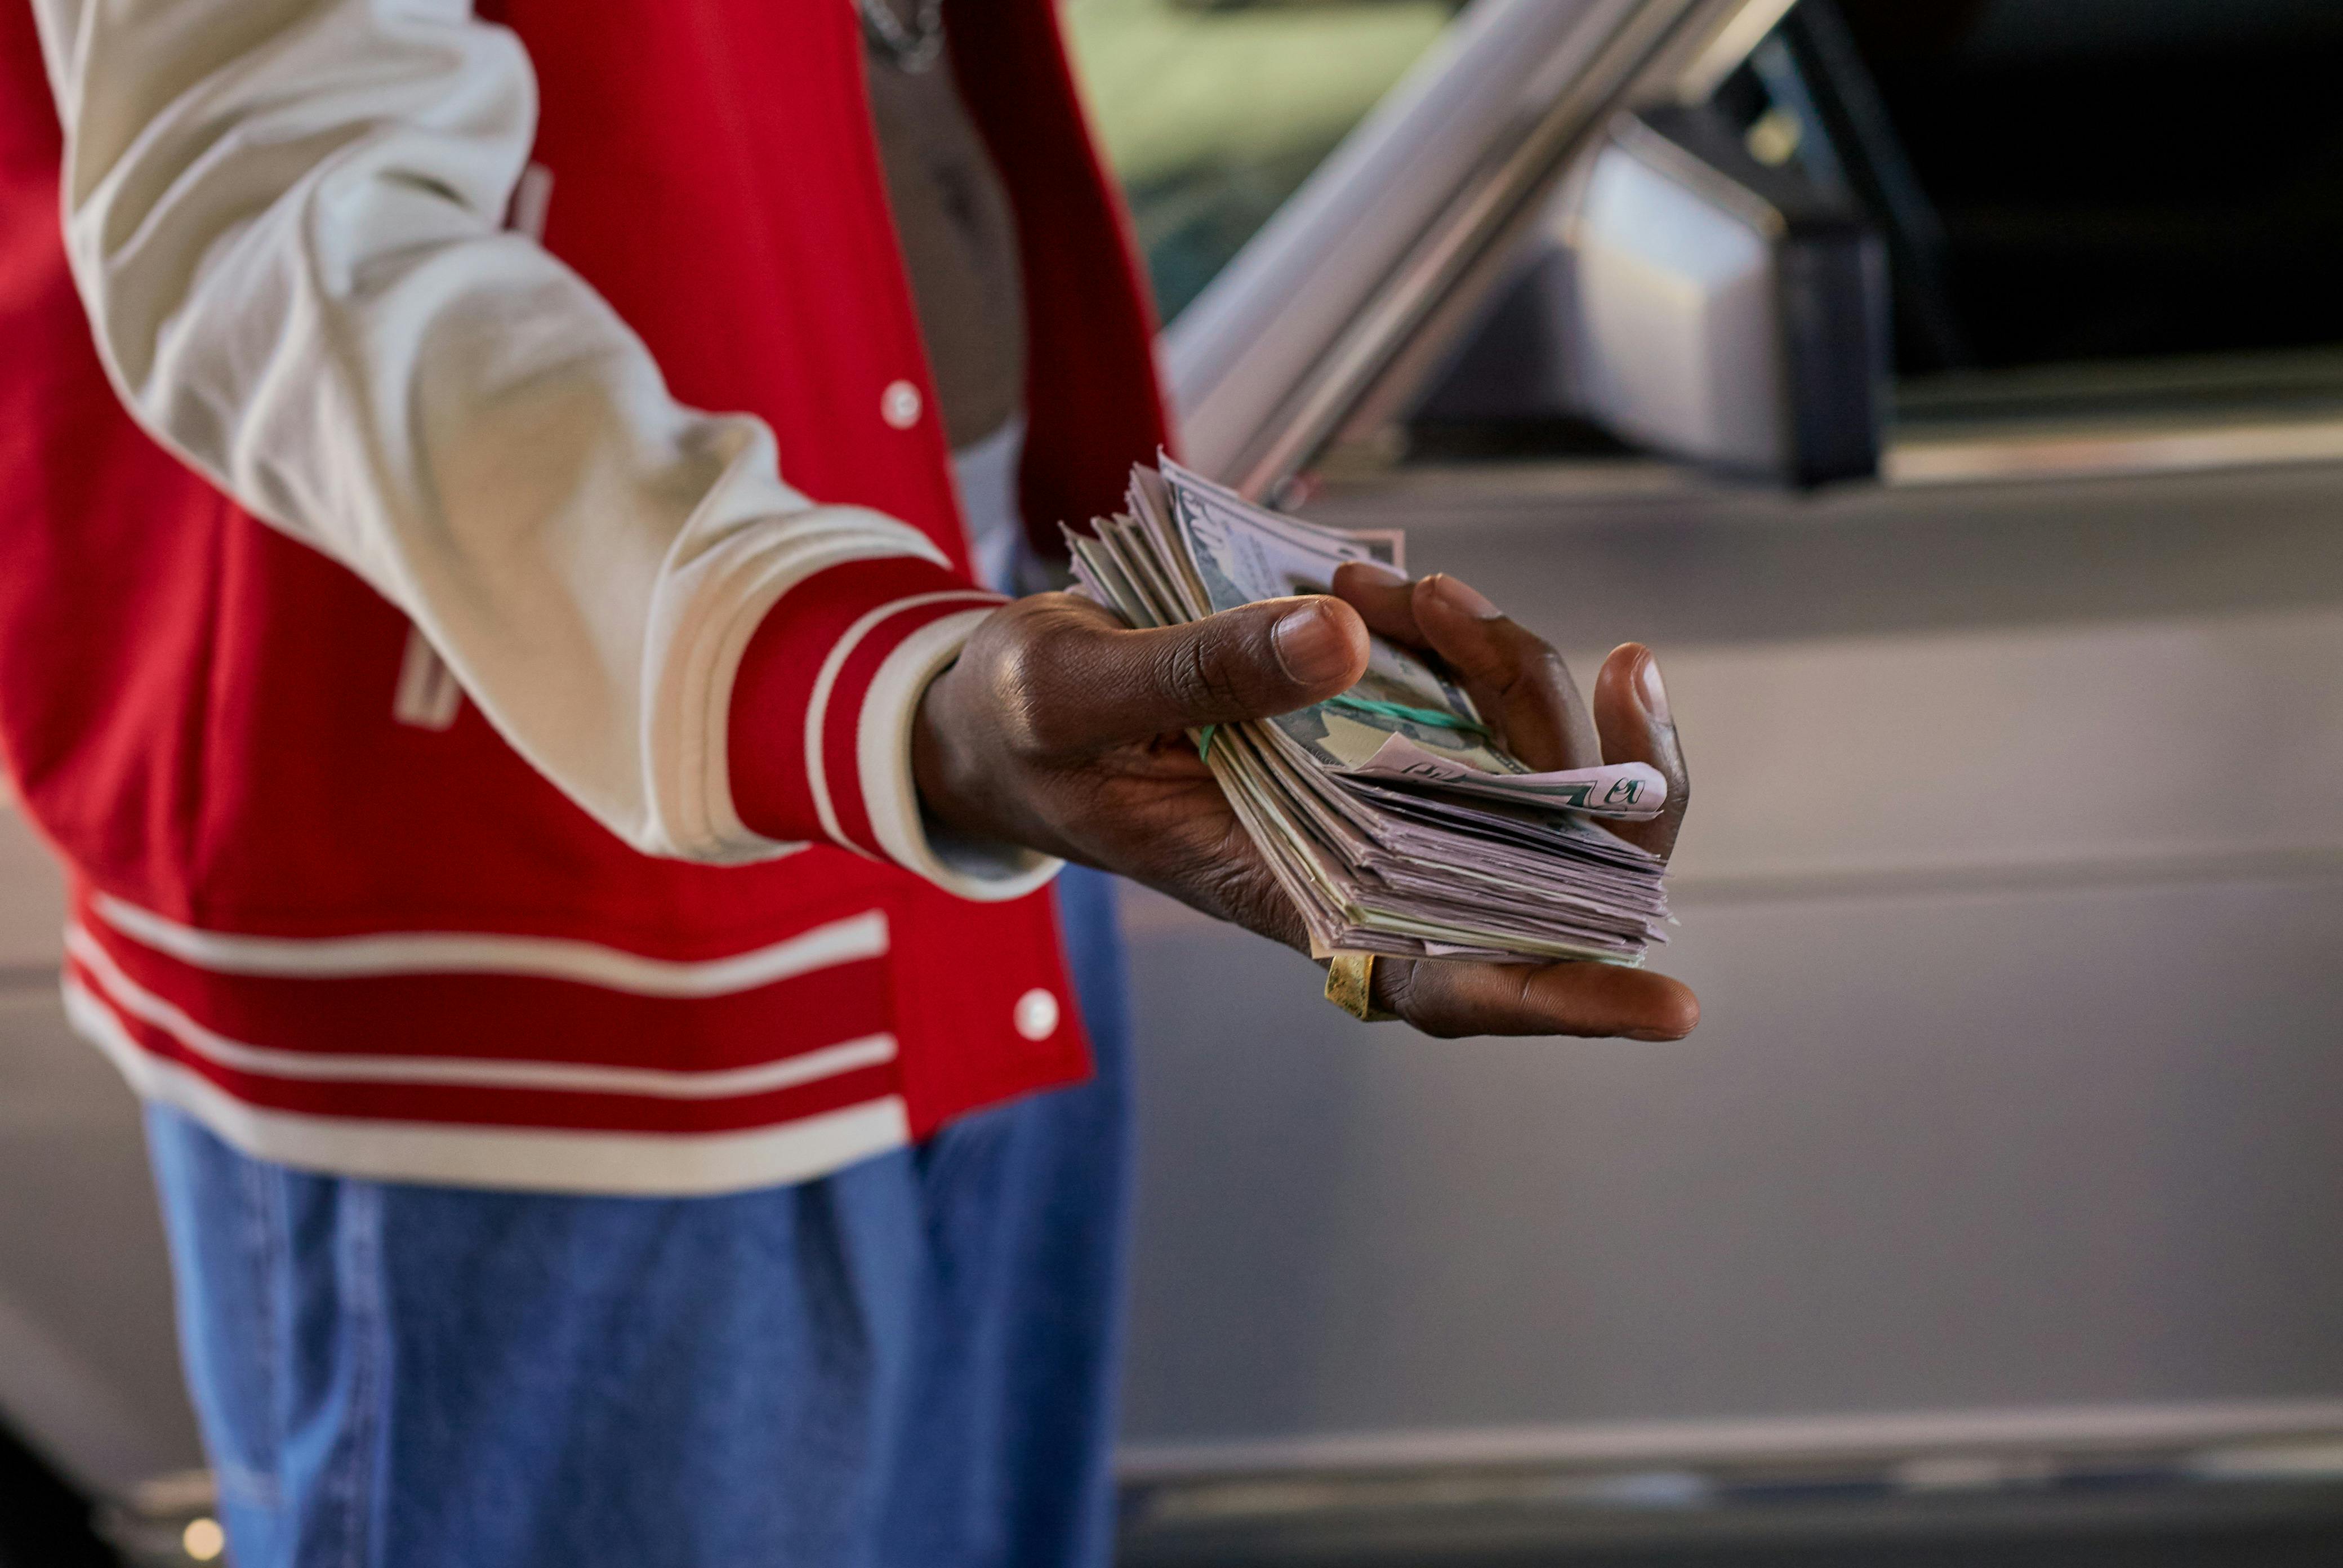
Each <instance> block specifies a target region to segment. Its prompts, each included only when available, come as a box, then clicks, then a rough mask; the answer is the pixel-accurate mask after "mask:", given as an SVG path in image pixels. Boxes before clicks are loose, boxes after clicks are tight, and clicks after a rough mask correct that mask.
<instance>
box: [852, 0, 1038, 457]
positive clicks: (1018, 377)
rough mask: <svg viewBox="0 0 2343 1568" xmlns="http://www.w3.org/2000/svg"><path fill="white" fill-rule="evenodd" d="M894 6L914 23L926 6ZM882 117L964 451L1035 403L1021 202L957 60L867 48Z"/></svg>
mask: <svg viewBox="0 0 2343 1568" xmlns="http://www.w3.org/2000/svg"><path fill="white" fill-rule="evenodd" d="M861 3H862V4H864V5H892V6H893V7H894V9H893V13H892V14H893V15H896V16H897V17H898V18H900V19H903V20H904V21H905V24H906V25H909V19H908V16H907V15H906V14H907V12H908V11H909V9H910V5H911V4H912V3H914V0H861ZM864 57H865V64H866V72H865V74H866V75H868V77H869V78H870V113H871V119H872V121H873V124H874V126H875V128H876V129H877V131H878V136H879V156H880V163H881V164H882V165H883V166H885V168H886V173H887V196H888V202H889V205H890V206H891V207H892V209H893V211H894V215H895V230H896V233H897V234H898V235H899V236H900V237H901V239H902V245H903V260H904V263H905V266H906V267H907V268H908V270H909V271H910V279H911V293H912V296H913V298H914V300H915V301H916V303H917V306H918V308H919V314H920V333H921V335H922V336H923V337H925V338H926V339H927V346H928V359H929V363H930V367H931V368H932V369H933V371H934V374H935V380H936V397H937V400H938V401H939V402H940V403H941V404H942V405H943V407H942V408H941V409H940V415H941V417H942V419H943V423H944V435H945V437H946V438H947V439H948V440H949V441H950V444H951V447H952V449H953V450H954V451H956V452H957V451H961V450H963V449H965V448H967V447H972V446H974V445H976V444H977V443H978V442H980V441H981V440H983V439H984V438H985V437H989V436H991V435H993V434H994V433H996V432H997V431H999V430H1000V429H1001V427H1002V426H1004V425H1007V424H1008V423H1009V422H1010V421H1011V419H1013V418H1015V417H1016V416H1017V414H1018V412H1019V410H1020V408H1021V405H1022V403H1023V399H1024V394H1025V309H1024V295H1023V285H1022V280H1021V278H1020V277H1019V276H1018V267H1017V230H1016V226H1015V223H1014V221H1013V219H1012V217H1011V213H1010V208H1009V194H1008V192H1007V190H1006V189H1004V188H1003V186H1001V175H1000V173H999V171H998V170H996V169H995V168H994V167H993V165H992V159H991V156H990V154H988V153H987V152H986V150H985V146H984V143H983V140H982V139H981V138H980V136H978V135H977V130H976V126H974V125H973V124H972V123H970V120H969V117H968V110H967V108H966V106H963V105H962V104H961V102H960V91H959V88H958V87H957V86H956V85H954V83H953V81H952V73H951V65H950V62H949V61H948V60H945V59H937V60H936V61H934V62H933V63H932V64H931V65H929V66H928V67H927V68H926V69H924V70H917V71H913V70H906V69H904V68H902V66H900V65H898V64H896V63H895V61H894V60H893V59H892V57H891V56H890V54H889V52H888V50H887V49H886V48H884V47H883V46H881V45H879V44H876V43H870V44H868V45H866V47H865V49H864Z"/></svg>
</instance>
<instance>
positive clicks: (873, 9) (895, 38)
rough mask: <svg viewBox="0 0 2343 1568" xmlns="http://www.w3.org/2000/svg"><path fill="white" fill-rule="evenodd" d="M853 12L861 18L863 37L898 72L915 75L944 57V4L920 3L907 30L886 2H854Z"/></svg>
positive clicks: (921, 0)
mask: <svg viewBox="0 0 2343 1568" xmlns="http://www.w3.org/2000/svg"><path fill="white" fill-rule="evenodd" d="M854 9H855V10H856V11H857V12H858V13H860V15H861V17H862V35H863V36H864V37H865V38H867V39H869V40H870V43H871V45H873V46H874V47H876V48H877V49H878V50H879V51H880V53H881V54H883V55H886V56H887V63H888V64H889V65H892V66H894V67H895V69H897V70H898V71H903V72H908V73H910V74H912V75H917V74H918V73H920V72H921V71H924V70H926V69H927V68H928V67H929V66H930V65H934V64H935V63H936V62H937V61H938V60H940V59H941V58H942V57H943V52H944V0H919V9H918V11H916V12H915V13H913V15H912V17H911V21H910V25H908V26H906V25H904V24H903V22H902V21H901V20H900V18H898V17H897V16H896V15H895V8H894V6H893V5H890V4H889V0H854Z"/></svg>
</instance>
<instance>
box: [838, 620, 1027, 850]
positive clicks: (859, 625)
mask: <svg viewBox="0 0 2343 1568" xmlns="http://www.w3.org/2000/svg"><path fill="white" fill-rule="evenodd" d="M955 600H964V601H966V602H968V603H970V604H971V605H978V606H981V607H982V608H980V609H978V610H976V611H975V612H974V613H975V615H976V617H977V618H978V619H982V618H983V617H984V616H985V614H986V613H988V612H990V610H992V609H993V608H996V607H998V606H999V605H1000V604H1001V602H1002V600H1001V596H1000V595H999V594H996V593H988V592H986V591H985V590H984V589H982V588H942V589H939V590H937V591H935V592H933V593H921V594H912V595H910V597H908V598H899V599H890V600H889V601H888V602H887V603H885V604H882V605H880V606H879V607H878V608H875V609H871V610H868V611H865V612H864V613H863V615H862V617H861V618H860V619H859V620H857V621H856V622H855V623H854V624H853V625H852V626H850V627H848V628H846V634H845V635H844V636H843V637H840V638H839V639H838V640H837V641H836V642H835V643H832V644H831V645H830V654H829V656H828V657H827V658H824V659H823V660H822V661H821V670H820V674H818V675H816V676H815V677H814V683H813V698H812V700H811V701H810V702H809V703H808V704H807V706H806V720H805V762H806V779H807V780H808V782H809V783H810V784H811V786H812V788H813V809H814V814H815V815H816V816H817V817H818V818H819V819H820V822H821V830H822V831H823V832H824V833H826V834H828V835H829V836H830V839H831V840H832V841H833V842H835V843H837V844H840V845H842V846H843V847H845V848H846V849H852V850H854V851H855V852H856V853H858V854H862V855H868V854H869V853H870V850H869V849H866V848H864V847H862V846H860V845H859V844H857V843H856V842H855V841H854V840H853V839H851V838H850V837H848V835H847V831H846V828H845V825H844V824H842V823H841V822H840V821H839V819H838V804H837V799H838V798H837V792H836V790H835V789H832V788H831V785H830V769H829V767H828V765H827V764H826V763H825V762H824V760H823V758H822V737H823V733H824V731H825V729H826V728H827V726H828V722H829V718H830V697H831V695H832V693H834V692H835V691H836V690H837V688H838V678H839V676H840V674H841V673H842V672H843V671H844V670H845V668H846V661H847V659H848V658H849V657H850V656H851V655H852V654H853V652H854V650H855V649H856V648H859V647H860V646H861V644H862V639H863V638H867V637H869V636H870V634H871V632H872V631H874V630H876V629H877V628H878V627H879V626H880V623H881V622H883V621H886V620H889V619H890V618H893V617H895V616H899V615H901V614H903V613H904V612H905V611H907V610H914V609H918V608H921V607H922V606H926V605H931V604H950V603H952V602H954V601H955ZM952 618H953V619H957V617H952ZM967 640H968V636H967V634H966V633H965V632H963V633H962V634H961V635H960V640H959V641H958V642H954V643H953V644H952V651H953V652H954V653H957V652H959V651H960V643H963V642H966V641H967ZM892 657H893V656H892V655H890V656H889V661H890V662H891V661H892ZM946 662H950V660H949V658H947V659H946ZM885 668H886V666H885V665H883V664H882V665H881V666H880V670H881V672H882V673H883V671H884V670H885ZM939 668H940V667H939ZM914 695H915V696H916V694H914ZM869 710H870V696H869V690H868V689H866V691H865V694H864V702H863V712H864V713H868V712H869ZM903 722H904V725H905V729H904V731H903V737H904V739H903V757H902V761H901V762H900V765H898V766H897V767H896V769H895V770H896V772H897V774H898V775H899V776H900V778H899V782H900V788H901V789H903V791H905V792H906V793H910V794H913V795H916V791H915V790H913V789H912V787H911V762H910V757H911V752H910V714H909V712H908V711H907V712H906V714H905V716H904V720H903ZM860 724H861V719H860V718H858V719H857V728H856V734H857V736H858V737H860V734H861V729H860ZM855 767H856V771H857V772H860V773H864V774H865V776H866V777H867V776H868V770H867V764H866V763H865V762H864V759H863V754H862V752H861V749H860V746H859V745H858V746H857V749H856V756H855ZM851 782H852V780H849V783H851ZM874 819H875V813H874Z"/></svg>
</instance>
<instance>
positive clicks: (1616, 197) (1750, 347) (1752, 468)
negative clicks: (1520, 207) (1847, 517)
mask: <svg viewBox="0 0 2343 1568" xmlns="http://www.w3.org/2000/svg"><path fill="white" fill-rule="evenodd" d="M1888 310H1889V295H1888V289H1887V275H1886V264H1885V258H1884V253H1883V251H1882V248H1881V246H1880V244H1879V242H1878V240H1877V238H1876V237H1875V236H1874V235H1873V234H1872V233H1871V232H1870V231H1869V230H1868V229H1867V228H1866V227H1865V224H1864V223H1863V220H1862V218H1861V217H1860V216H1859V215H1857V213H1856V212H1855V209H1854V208H1853V206H1851V205H1850V204H1849V203H1847V202H1846V201H1845V199H1843V198H1842V197H1840V196H1837V195H1835V193H1833V192H1831V191H1829V190H1826V189H1825V188H1824V187H1823V186H1819V185H1817V184H1816V183H1815V181H1814V180H1812V179H1811V178H1809V177H1808V176H1805V175H1804V174H1803V173H1801V172H1800V171H1799V170H1797V169H1796V168H1795V167H1793V166H1788V165H1785V166H1779V167H1776V166H1769V165H1766V164H1763V163H1760V162H1759V161H1758V160H1757V159H1756V158H1755V157H1754V156H1751V154H1750V153H1749V151H1748V150H1747V148H1746V147H1745V146H1744V145H1743V141H1742V137H1741V136H1739V135H1738V134H1737V133H1736V132H1735V129H1734V127H1733V126H1732V125H1731V124H1730V122H1728V121H1727V120H1725V117H1724V116H1721V115H1719V114H1717V113H1716V112H1715V110H1714V109H1711V108H1707V107H1669V108H1663V109H1654V110H1650V111H1646V112H1644V113H1643V114H1639V115H1634V116H1627V117H1625V118H1624V119H1623V120H1622V121H1621V122H1620V124H1619V125H1618V126H1617V127H1616V128H1615V129H1614V132H1613V134H1612V136H1611V137H1610V138H1609V139H1608V140H1607V141H1606V142H1605V143H1604V145H1603V146H1601V147H1599V148H1598V149H1597V150H1595V151H1594V153H1593V154H1591V155H1590V156H1588V157H1587V159H1586V160H1585V161H1584V163H1583V164H1582V165H1581V166H1580V168H1579V169H1578V170H1577V171H1575V172H1574V176H1573V177H1571V178H1570V179H1568V180H1566V181H1565V182H1564V185H1563V186H1562V188H1561V189H1560V190H1559V191H1558V192H1557V194H1556V196H1555V197H1554V204H1553V206H1551V207H1550V208H1549V209H1548V212H1547V215H1546V216H1545V218H1544V222H1543V224H1542V226H1541V236H1540V240H1539V242H1538V243H1537V244H1536V245H1535V246H1534V247H1533V249H1532V252H1531V254H1530V256H1529V257H1528V258H1527V260H1526V261H1525V262H1524V264H1523V271H1522V273H1521V275H1520V276H1519V277H1518V278H1517V279H1516V280H1515V282H1514V283H1513V285H1512V286H1509V287H1508V288H1507V289H1506V290H1504V291H1503V293H1502V294H1501V295H1500V297H1499V299H1498V301H1497V303H1496V304H1495V305H1494V307H1493V308H1492V309H1491V311H1490V313H1489V315H1488V316H1487V317H1486V318H1485V319H1484V320H1483V323H1482V325H1481V327H1480V328H1479V329H1478V330H1477V331H1476V332H1475V333H1473V335H1472V336H1471V337H1469V338H1468V339H1467V341H1466V343H1465V345H1464V347H1463V348H1462V350H1461V351H1460V352H1459V353H1458V355H1457V357H1455V359H1454V360H1453V362H1452V363H1451V365H1450V367H1448V369H1447V371H1446V372H1445V373H1444V374H1443V376H1442V377H1441V378H1440V380H1439V382H1438V383H1437V384H1436V385H1435V386H1434V387H1433V390H1432V392H1431V393H1430V395H1429V396H1428V397H1426V398H1425V399H1424V401H1423V403H1422V404H1421V405H1419V407H1418V409H1417V412H1416V417H1417V418H1419V419H1423V420H1430V421H1433V422H1440V423H1447V422H1457V421H1461V422H1469V423H1485V422H1489V421H1492V420H1494V421H1498V422H1504V421H1512V420H1529V421H1535V420H1539V419H1552V418H1555V417H1577V418H1581V419H1584V420H1588V421H1591V422H1593V423H1594V424H1596V425H1599V426H1601V427H1603V428H1604V429H1605V430H1608V431H1609V432H1611V433H1612V434H1613V435H1615V436H1617V437H1621V438H1623V439H1625V440H1627V441H1629V442H1632V443H1634V444H1635V445H1637V446H1641V447H1649V448H1651V449H1653V450H1655V451H1658V452H1663V453H1665V454H1668V455H1670V456H1672V457H1681V458H1684V459H1686V460H1688V461H1691V462H1693V463H1695V464H1698V465H1700V466H1702V467H1709V468H1713V469H1715V470H1718V471H1721V472H1725V473H1728V474H1733V475H1737V476H1743V477H1759V478H1767V479H1771V480H1774V481H1776V482H1780V483H1786V484H1791V485H1798V486H1811V485H1819V484H1822V483H1825V482H1826V481H1829V480H1833V479H1845V478H1860V477H1869V476H1872V475H1875V474H1876V473H1877V472H1878V470H1879V457H1880V450H1881V447H1882V445H1883V437H1884V434H1885V417H1886V408H1887V406H1888V388H1889V373H1888V365H1889V359H1888V319H1889V317H1888Z"/></svg>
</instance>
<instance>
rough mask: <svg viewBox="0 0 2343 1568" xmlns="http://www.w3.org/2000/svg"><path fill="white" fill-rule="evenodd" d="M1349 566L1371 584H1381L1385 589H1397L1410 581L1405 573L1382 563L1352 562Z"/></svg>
mask: <svg viewBox="0 0 2343 1568" xmlns="http://www.w3.org/2000/svg"><path fill="white" fill-rule="evenodd" d="M1349 565H1350V568H1351V569H1352V570H1353V571H1354V572H1357V573H1358V574H1359V575H1360V576H1361V577H1363V578H1366V579H1367V580H1368V581H1369V582H1377V583H1381V584H1383V586H1384V587H1385V588H1397V587H1399V586H1400V585H1401V584H1402V583H1404V582H1406V581H1407V580H1408V576H1407V574H1406V573H1405V572H1403V571H1402V570H1400V569H1399V568H1397V567H1387V566H1385V565H1383V562H1381V561H1352V562H1350V563H1349Z"/></svg>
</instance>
